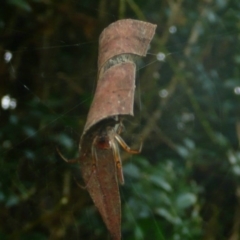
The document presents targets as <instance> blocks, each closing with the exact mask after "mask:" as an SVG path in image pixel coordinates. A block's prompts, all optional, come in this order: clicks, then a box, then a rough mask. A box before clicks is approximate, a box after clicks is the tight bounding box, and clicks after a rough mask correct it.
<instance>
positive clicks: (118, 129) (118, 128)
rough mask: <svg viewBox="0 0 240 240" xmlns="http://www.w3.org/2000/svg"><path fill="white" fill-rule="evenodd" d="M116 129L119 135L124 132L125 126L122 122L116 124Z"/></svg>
mask: <svg viewBox="0 0 240 240" xmlns="http://www.w3.org/2000/svg"><path fill="white" fill-rule="evenodd" d="M114 129H115V132H116V133H117V134H120V133H121V132H122V130H123V129H124V125H123V124H122V121H120V122H119V123H118V124H116V125H115V127H114Z"/></svg>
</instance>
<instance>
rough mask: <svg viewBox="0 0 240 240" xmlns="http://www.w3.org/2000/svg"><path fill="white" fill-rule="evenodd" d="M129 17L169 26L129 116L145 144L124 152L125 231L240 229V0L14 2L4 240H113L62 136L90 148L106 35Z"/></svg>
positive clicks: (6, 39) (232, 236) (1, 127)
mask: <svg viewBox="0 0 240 240" xmlns="http://www.w3.org/2000/svg"><path fill="white" fill-rule="evenodd" d="M122 18H133V19H138V20H143V21H148V22H151V23H155V24H157V25H158V27H157V31H156V35H155V37H154V39H153V41H152V44H151V48H150V50H149V54H148V56H147V57H146V58H144V59H142V60H141V62H140V63H139V69H138V71H137V89H136V101H135V117H134V118H129V119H126V120H125V122H124V123H125V132H124V133H123V137H124V139H125V140H126V141H127V142H128V143H129V144H130V145H131V146H135V145H136V146H137V144H139V141H140V138H143V139H144V147H143V151H142V153H141V154H140V155H137V156H130V155H126V154H122V156H123V159H124V162H125V163H124V175H125V181H126V183H125V185H124V186H123V187H120V191H121V197H122V235H123V239H126V240H128V239H150V238H149V237H151V239H167V240H182V239H184V240H186V239H194V240H196V239H206V240H210V239H211V240H213V239H216V240H221V239H229V240H238V239H240V236H239V233H240V205H239V203H240V179H239V176H240V151H239V142H240V120H239V115H240V79H239V78H240V66H239V65H240V43H239V40H240V33H239V32H240V31H239V30H240V2H239V1H238V0H199V1H192V0H168V1H167V0H165V1H161V0H149V1H146V0H138V1H137V0H119V1H112V0H95V1H94V0H83V1H75V0H61V1H50V0H7V1H3V2H2V3H1V7H0V98H1V108H0V238H1V239H26V240H28V239H34V240H35V239H69V240H70V239H109V234H108V232H107V230H106V228H105V226H104V224H103V222H102V220H101V217H100V215H99V213H98V212H97V210H96V208H95V207H94V205H93V203H92V200H91V199H90V197H89V195H88V193H87V191H84V190H82V189H80V188H79V187H78V186H77V183H76V181H75V179H76V180H77V181H78V182H80V183H82V179H81V176H80V171H79V166H78V165H68V164H67V163H65V162H64V161H62V160H61V158H60V157H59V156H58V154H57V152H56V147H59V148H60V149H61V151H62V152H63V153H64V155H65V156H66V157H69V158H73V157H77V156H78V144H79V138H80V136H81V133H82V129H83V127H84V124H85V120H86V116H87V113H88V110H89V107H90V104H91V101H92V98H93V94H94V90H95V86H96V79H97V56H98V37H99V34H100V33H101V32H102V30H103V29H104V28H105V27H106V26H108V25H109V24H110V23H112V22H114V21H116V20H118V19H122ZM161 53H162V54H165V55H161ZM9 56H10V57H9ZM161 56H165V59H164V61H161V59H160V57H161ZM158 59H160V60H158ZM15 105H16V106H15Z"/></svg>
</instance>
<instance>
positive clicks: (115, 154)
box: [111, 140, 124, 185]
mask: <svg viewBox="0 0 240 240" xmlns="http://www.w3.org/2000/svg"><path fill="white" fill-rule="evenodd" d="M111 147H112V150H113V158H114V161H115V164H116V167H117V176H118V181H119V182H120V183H121V184H122V185H123V184H124V177H123V170H122V161H121V158H120V154H119V149H118V146H117V144H116V142H115V141H114V140H113V141H112V144H111Z"/></svg>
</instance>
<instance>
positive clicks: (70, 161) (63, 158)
mask: <svg viewBox="0 0 240 240" xmlns="http://www.w3.org/2000/svg"><path fill="white" fill-rule="evenodd" d="M56 150H57V152H58V155H59V156H60V157H61V158H62V160H63V161H65V162H67V163H77V162H78V161H79V160H78V158H74V159H67V158H65V157H64V156H63V154H62V153H61V152H60V150H59V149H58V148H56Z"/></svg>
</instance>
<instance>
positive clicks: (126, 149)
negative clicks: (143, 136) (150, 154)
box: [114, 133, 143, 154]
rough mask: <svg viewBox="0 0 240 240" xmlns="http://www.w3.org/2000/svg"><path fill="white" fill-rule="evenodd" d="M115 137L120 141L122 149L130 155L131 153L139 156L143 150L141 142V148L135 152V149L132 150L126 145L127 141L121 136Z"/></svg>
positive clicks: (115, 135) (116, 135)
mask: <svg viewBox="0 0 240 240" xmlns="http://www.w3.org/2000/svg"><path fill="white" fill-rule="evenodd" d="M114 137H115V139H116V140H117V141H118V143H119V144H120V145H121V146H122V148H123V149H124V150H125V151H126V152H128V153H131V154H138V153H140V152H141V150H142V145H143V143H142V141H141V144H140V147H139V149H138V150H134V149H131V148H130V147H129V146H128V145H127V144H126V143H125V141H124V140H123V139H122V138H121V137H120V135H118V134H117V133H115V134H114Z"/></svg>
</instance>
